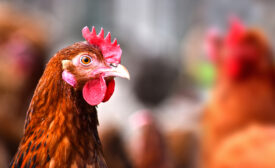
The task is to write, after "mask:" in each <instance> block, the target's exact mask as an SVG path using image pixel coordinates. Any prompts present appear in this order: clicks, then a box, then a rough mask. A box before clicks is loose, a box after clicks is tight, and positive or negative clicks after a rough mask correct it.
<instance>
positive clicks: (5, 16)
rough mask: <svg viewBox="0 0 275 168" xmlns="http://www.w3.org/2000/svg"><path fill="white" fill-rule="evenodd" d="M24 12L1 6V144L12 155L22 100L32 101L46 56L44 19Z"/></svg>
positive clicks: (20, 122) (19, 130)
mask: <svg viewBox="0 0 275 168" xmlns="http://www.w3.org/2000/svg"><path fill="white" fill-rule="evenodd" d="M25 10H26V9H25ZM25 10H20V9H17V8H16V7H15V6H14V5H12V4H7V3H0V11H1V13H0V79H1V80H0V107H1V108H0V141H2V142H3V146H5V147H6V151H7V152H8V154H9V155H11V156H12V155H14V154H15V152H16V151H17V147H18V144H19V142H20V139H21V137H22V136H23V134H22V127H23V126H24V119H25V111H26V110H27V109H28V101H22V100H30V99H31V96H32V94H33V91H34V89H35V86H36V84H37V82H38V80H39V78H40V77H41V75H42V73H43V66H44V64H45V60H46V54H47V53H46V48H47V41H48V38H47V33H48V32H47V31H46V30H45V29H44V28H43V26H42V25H41V24H42V23H41V20H43V19H41V18H39V19H40V20H36V19H35V18H34V17H33V16H30V15H29V14H26V11H25Z"/></svg>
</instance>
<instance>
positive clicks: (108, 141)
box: [99, 125, 133, 168]
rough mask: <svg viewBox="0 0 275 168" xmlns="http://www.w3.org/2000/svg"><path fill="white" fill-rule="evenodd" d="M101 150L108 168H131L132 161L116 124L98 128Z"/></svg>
mask: <svg viewBox="0 0 275 168" xmlns="http://www.w3.org/2000/svg"><path fill="white" fill-rule="evenodd" d="M99 135H100V139H101V142H102V147H103V152H104V156H105V159H106V162H107V164H108V167H109V168H132V167H133V165H132V162H131V160H130V158H129V155H128V153H127V151H126V145H125V144H126V143H125V141H124V140H123V137H122V132H121V131H120V129H118V128H117V127H116V126H113V125H108V127H106V128H103V129H100V130H99Z"/></svg>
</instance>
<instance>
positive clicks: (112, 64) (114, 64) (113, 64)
mask: <svg viewBox="0 0 275 168" xmlns="http://www.w3.org/2000/svg"><path fill="white" fill-rule="evenodd" d="M110 66H111V67H114V68H116V67H117V66H118V65H117V64H116V63H111V64H110Z"/></svg>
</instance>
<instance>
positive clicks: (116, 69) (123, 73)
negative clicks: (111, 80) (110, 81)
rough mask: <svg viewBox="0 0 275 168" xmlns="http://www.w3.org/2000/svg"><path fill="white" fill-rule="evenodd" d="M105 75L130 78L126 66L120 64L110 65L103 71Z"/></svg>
mask: <svg viewBox="0 0 275 168" xmlns="http://www.w3.org/2000/svg"><path fill="white" fill-rule="evenodd" d="M104 76H105V77H109V76H113V77H121V78H125V79H128V80H130V74H129V71H128V70H127V68H126V67H125V66H123V65H121V64H117V65H112V66H111V69H109V70H107V71H106V72H105V75H104Z"/></svg>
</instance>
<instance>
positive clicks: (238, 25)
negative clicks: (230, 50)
mask: <svg viewBox="0 0 275 168" xmlns="http://www.w3.org/2000/svg"><path fill="white" fill-rule="evenodd" d="M244 32H245V26H244V25H243V23H242V22H241V20H240V19H238V18H237V17H234V16H232V17H231V18H230V30H229V32H228V35H227V37H226V43H227V44H228V45H229V46H234V45H236V44H237V43H238V41H239V40H240V38H241V36H242V35H243V33H244Z"/></svg>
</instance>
